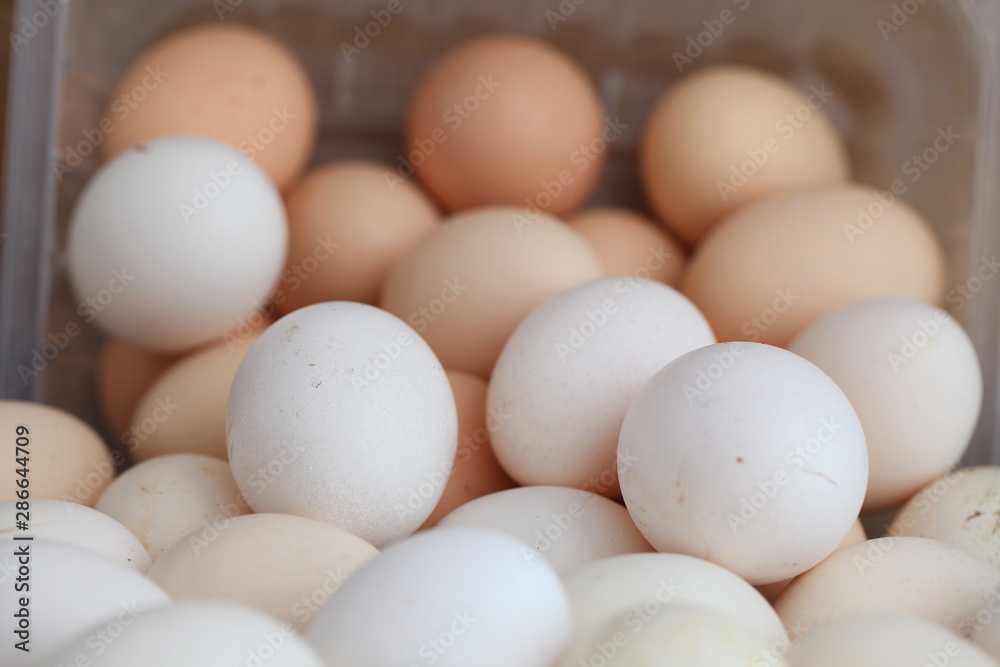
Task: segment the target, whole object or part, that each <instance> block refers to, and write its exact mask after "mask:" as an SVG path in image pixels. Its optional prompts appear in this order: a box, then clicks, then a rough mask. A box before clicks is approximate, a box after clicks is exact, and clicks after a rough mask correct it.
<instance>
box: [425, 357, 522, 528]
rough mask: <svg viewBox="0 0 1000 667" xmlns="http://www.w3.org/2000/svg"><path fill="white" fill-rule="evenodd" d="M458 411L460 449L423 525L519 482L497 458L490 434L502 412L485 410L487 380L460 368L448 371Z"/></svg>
mask: <svg viewBox="0 0 1000 667" xmlns="http://www.w3.org/2000/svg"><path fill="white" fill-rule="evenodd" d="M445 372H446V374H447V375H448V382H449V383H450V384H451V391H452V393H453V394H454V395H455V408H456V410H457V411H458V449H457V451H456V452H455V464H454V466H453V467H452V469H451V473H450V477H449V478H448V483H447V484H445V487H444V491H443V492H442V493H441V499H440V500H439V501H438V503H437V505H435V506H434V511H433V512H431V515H430V516H429V517H427V520H426V521H424V525H423V526H421V528H432V527H433V526H436V525H437V523H438V522H439V521H440V520H441V519H442V518H443V517H444V516H445V515H446V514H448V513H449V512H451V511H452V510H453V509H455V508H456V507H459V506H460V505H464V504H465V503H467V502H469V501H470V500H475V499H476V498H481V497H482V496H485V495H488V494H491V493H496V492H497V491H504V490H505V489H510V488H513V487H514V486H517V484H516V482H514V480H512V479H511V478H510V477H509V476H508V475H507V473H506V472H505V471H504V469H503V468H502V467H501V466H500V463H499V462H498V461H497V457H496V455H495V454H494V453H493V446H492V444H491V443H490V434H491V433H494V432H496V431H497V430H498V429H500V428H501V427H502V426H503V423H502V422H503V421H504V420H503V416H502V415H494V414H492V413H488V412H487V410H486V382H484V381H483V380H481V379H479V378H478V377H476V376H475V375H469V374H468V373H463V372H461V371H449V370H446V371H445Z"/></svg>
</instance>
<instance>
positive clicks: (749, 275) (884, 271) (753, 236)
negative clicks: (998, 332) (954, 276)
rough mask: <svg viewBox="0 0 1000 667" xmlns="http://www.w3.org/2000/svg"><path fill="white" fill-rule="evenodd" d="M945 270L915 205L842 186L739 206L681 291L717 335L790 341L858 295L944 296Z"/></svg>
mask: <svg viewBox="0 0 1000 667" xmlns="http://www.w3.org/2000/svg"><path fill="white" fill-rule="evenodd" d="M944 270H945V262H944V255H943V252H942V250H941V247H940V244H939V243H938V240H937V238H936V237H935V236H934V232H933V231H931V228H930V227H929V226H928V224H927V222H926V221H925V220H924V219H923V218H921V217H920V216H919V215H918V214H917V213H916V211H914V210H913V209H912V208H910V207H909V206H907V205H906V204H905V203H904V202H903V201H902V200H899V199H896V198H895V197H893V195H892V194H891V193H884V192H881V193H880V192H877V191H875V190H873V189H871V188H867V187H863V186H857V185H842V186H832V187H828V188H820V189H814V190H805V191H801V192H795V193H791V194H786V195H779V196H777V197H773V198H769V199H765V200H762V201H760V202H757V203H755V204H751V205H749V206H747V207H746V208H743V209H740V210H739V211H737V212H736V213H735V214H733V215H732V216H730V217H729V218H727V219H726V220H724V221H723V222H722V223H721V224H720V225H719V227H718V228H717V229H716V230H715V231H714V232H713V233H712V234H711V235H710V236H709V237H708V238H706V239H705V240H704V242H703V243H702V244H701V245H700V246H699V247H698V249H697V250H696V251H695V253H694V255H693V256H692V257H691V260H690V261H689V262H688V265H687V270H686V272H685V274H684V278H683V280H682V283H681V291H683V292H684V294H686V295H687V296H688V298H690V299H691V300H692V301H693V302H694V303H695V305H697V306H698V308H700V309H701V311H702V312H703V313H705V317H707V318H708V321H709V323H710V324H711V325H712V329H713V330H714V331H715V334H716V335H717V336H718V337H719V340H721V341H734V340H749V341H751V342H761V343H768V344H770V345H778V346H784V345H786V344H788V342H789V341H790V340H791V339H792V338H794V337H795V335H797V334H798V333H799V332H801V331H802V329H804V328H805V327H806V326H808V325H809V324H811V323H812V322H814V321H815V320H816V319H818V318H819V317H821V316H823V315H825V314H826V313H829V312H831V311H833V310H836V309H838V308H841V307H843V306H848V305H850V304H853V303H857V302H859V301H865V300H868V299H878V298H900V299H914V300H916V301H925V302H927V303H937V302H938V301H939V300H940V299H941V297H942V295H943V293H944V289H943V288H944Z"/></svg>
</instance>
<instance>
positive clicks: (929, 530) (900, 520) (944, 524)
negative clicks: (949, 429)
mask: <svg viewBox="0 0 1000 667" xmlns="http://www.w3.org/2000/svg"><path fill="white" fill-rule="evenodd" d="M998 517H1000V467H998V466H979V467H975V468H960V469H959V470H956V471H954V472H951V473H948V474H947V475H943V476H942V477H940V478H939V479H936V480H934V481H932V482H929V483H928V484H927V485H926V486H925V487H924V488H923V489H921V490H920V492H919V493H917V494H916V495H915V496H913V497H912V498H911V499H910V500H909V502H907V503H906V504H905V505H903V507H902V508H900V510H899V512H898V513H897V514H896V516H895V518H894V519H893V520H892V524H891V525H890V526H889V534H890V535H893V536H904V535H905V536H910V537H929V538H933V539H935V540H941V541H942V542H948V543H949V544H953V545H955V546H957V547H961V548H962V549H965V550H966V551H968V552H969V553H971V554H974V555H976V556H979V557H980V558H982V559H984V560H987V561H989V562H990V563H992V564H993V566H994V567H996V568H1000V530H998V525H997V518H998Z"/></svg>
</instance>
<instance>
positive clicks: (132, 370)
mask: <svg viewBox="0 0 1000 667" xmlns="http://www.w3.org/2000/svg"><path fill="white" fill-rule="evenodd" d="M174 359H175V357H173V356H167V355H161V354H153V353H152V352H147V351H146V350H143V349H140V348H138V347H134V346H132V345H129V344H128V343H125V342H123V341H120V340H117V339H114V338H111V339H108V341H107V342H106V343H105V344H104V349H103V350H102V351H101V358H100V360H99V361H98V362H97V397H98V400H99V401H100V404H101V415H102V416H103V417H104V423H105V424H106V425H107V427H108V429H109V430H110V431H111V433H112V434H113V435H114V437H118V436H119V435H121V434H122V433H124V432H125V431H126V430H128V427H129V424H130V420H131V418H132V413H133V412H134V411H135V406H136V404H138V402H139V399H140V398H141V397H142V395H143V393H144V392H145V391H146V389H148V388H149V385H151V384H153V382H154V381H155V380H156V378H158V377H159V376H160V375H161V374H162V373H163V371H165V370H167V367H169V366H170V364H172V363H173V362H174Z"/></svg>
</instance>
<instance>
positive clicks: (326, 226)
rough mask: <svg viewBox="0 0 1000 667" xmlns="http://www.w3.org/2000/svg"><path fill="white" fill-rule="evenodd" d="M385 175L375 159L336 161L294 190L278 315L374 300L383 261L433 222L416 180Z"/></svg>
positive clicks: (396, 256) (387, 169)
mask: <svg viewBox="0 0 1000 667" xmlns="http://www.w3.org/2000/svg"><path fill="white" fill-rule="evenodd" d="M392 174H393V171H392V167H390V166H389V165H384V164H381V163H378V162H362V161H349V162H336V163H331V164H327V165H324V166H322V167H319V168H317V169H315V170H313V171H311V172H310V173H309V174H308V175H306V177H305V179H304V180H303V181H302V182H301V183H299V184H298V185H297V186H296V187H295V189H294V190H293V191H292V194H291V196H290V197H289V199H288V222H289V227H290V232H291V233H290V238H289V252H288V265H287V266H286V267H285V273H284V274H283V280H282V283H281V284H280V285H279V286H278V287H279V289H280V290H281V292H282V294H283V296H284V299H283V300H282V301H281V303H279V304H278V308H279V309H280V311H281V312H282V313H288V312H291V311H293V310H295V309H297V308H301V307H302V306H308V305H309V304H312V303H320V302H323V301H359V302H362V303H375V300H376V299H377V298H378V292H379V288H380V287H381V285H382V280H383V278H384V277H385V274H386V273H387V272H388V270H389V268H390V266H392V264H394V263H395V262H396V261H397V260H398V259H399V258H400V257H401V256H402V255H403V253H405V252H406V251H407V250H409V249H410V248H411V247H412V246H413V244H414V243H416V242H417V241H418V240H419V239H420V238H421V237H422V236H424V235H425V234H426V233H427V232H429V231H430V230H431V229H433V228H434V226H435V225H436V224H437V222H438V219H439V215H438V211H437V209H436V207H435V206H434V204H433V203H432V202H431V200H430V199H429V198H428V197H427V196H426V195H425V194H424V193H423V192H422V191H421V190H420V189H419V188H418V187H417V186H416V185H414V184H413V183H411V182H409V181H403V180H397V181H395V182H393V181H390V180H389V179H387V178H386V176H387V175H392Z"/></svg>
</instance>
